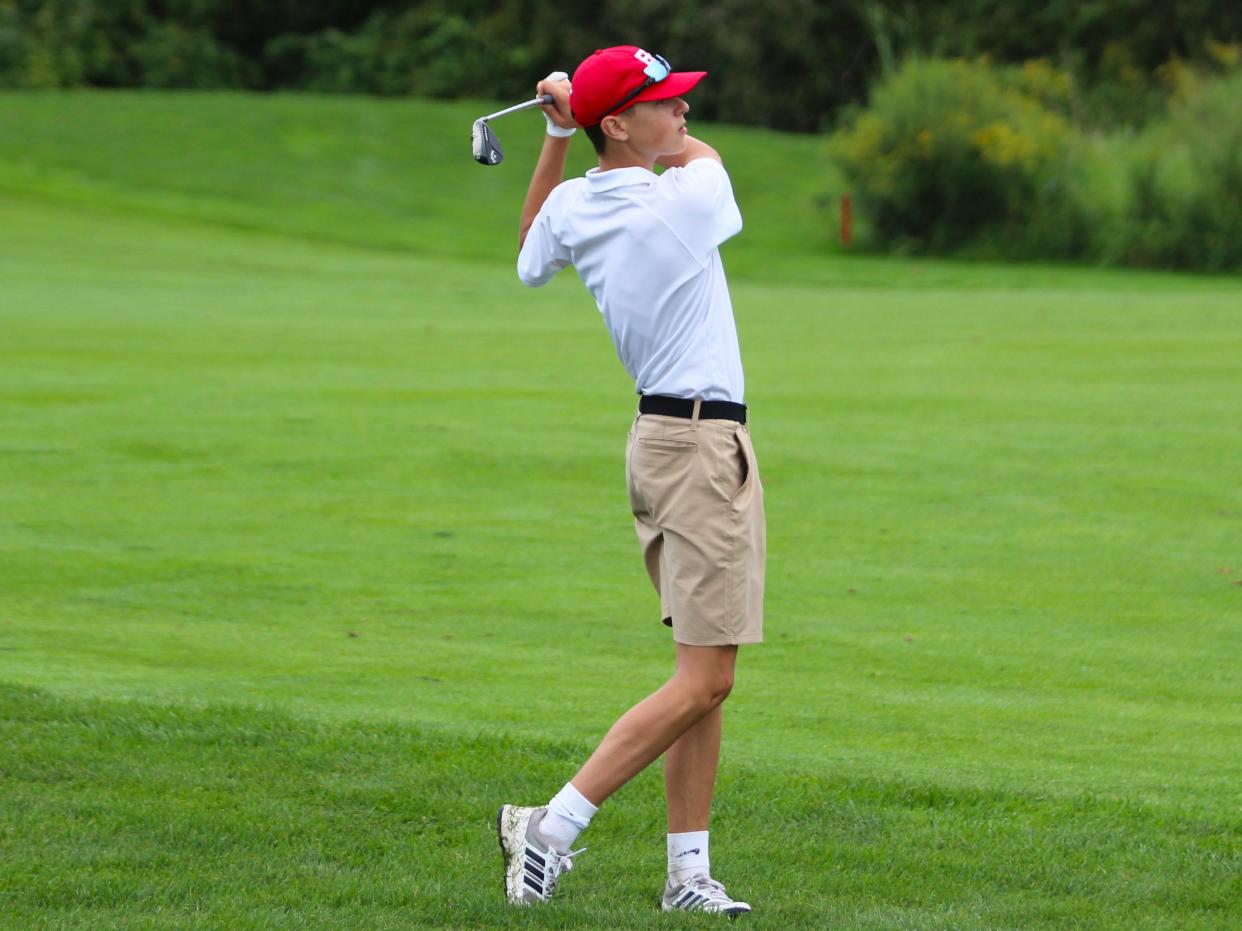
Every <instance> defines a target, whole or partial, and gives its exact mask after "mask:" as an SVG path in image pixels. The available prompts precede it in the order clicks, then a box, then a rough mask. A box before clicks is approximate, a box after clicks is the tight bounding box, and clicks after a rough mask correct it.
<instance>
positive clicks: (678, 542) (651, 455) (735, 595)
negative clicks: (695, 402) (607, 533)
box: [625, 414, 767, 646]
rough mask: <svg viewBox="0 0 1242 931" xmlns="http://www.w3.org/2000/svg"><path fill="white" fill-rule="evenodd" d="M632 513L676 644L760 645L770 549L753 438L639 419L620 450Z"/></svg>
mask: <svg viewBox="0 0 1242 931" xmlns="http://www.w3.org/2000/svg"><path fill="white" fill-rule="evenodd" d="M625 477H626V484H627V485H628V486H629V493H630V509H631V510H632V511H633V512H634V527H635V530H636V531H637V532H638V542H639V543H640V544H641V545H642V550H643V561H644V562H645V563H646V564H647V574H648V575H650V576H651V581H652V584H654V585H655V588H656V591H657V592H659V593H660V611H661V614H660V616H661V618H662V619H663V620H664V623H665V624H668V625H670V626H671V627H672V628H673V639H675V640H676V641H677V642H678V643H685V644H690V645H692V646H722V645H725V644H733V643H758V642H759V641H761V640H762V639H763V567H764V557H765V553H766V549H767V543H766V532H765V528H764V520H763V485H761V484H760V482H759V468H758V466H757V464H756V463H755V450H754V447H753V446H752V445H751V442H750V430H749V429H747V428H746V426H744V425H743V424H739V423H735V422H733V421H732V420H698V421H692V420H687V419H684V418H681V417H666V416H663V415H660V414H639V415H638V417H637V418H636V419H635V420H634V426H633V428H632V429H631V431H630V436H629V440H628V442H627V443H626V450H625Z"/></svg>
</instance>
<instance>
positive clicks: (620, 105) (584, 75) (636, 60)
mask: <svg viewBox="0 0 1242 931" xmlns="http://www.w3.org/2000/svg"><path fill="white" fill-rule="evenodd" d="M706 74H707V72H706V71H674V70H673V69H672V68H671V67H670V66H669V63H668V62H667V61H665V60H664V58H663V57H662V56H660V55H653V54H652V53H651V52H648V51H645V50H643V49H640V48H639V47H638V46H636V45H614V46H613V47H612V48H602V49H596V51H595V54H594V55H591V56H590V57H589V58H587V59H586V60H585V61H583V62H582V64H580V65H579V66H578V70H577V71H575V72H574V77H573V81H572V82H571V85H572V88H573V89H572V90H571V91H570V94H569V109H570V110H571V111H572V112H573V115H574V119H575V120H577V121H578V124H579V125H581V126H597V125H599V123H600V121H602V120H603V119H604V117H606V116H614V115H616V114H617V113H620V112H621V111H622V110H627V109H629V108H630V107H631V106H633V105H634V104H636V103H641V102H643V101H645V100H668V99H669V98H670V97H680V96H681V95H682V94H684V93H686V92H687V91H689V90H690V89H691V88H692V87H694V85H696V84H698V83H699V81H701V80H703V76H704V75H706Z"/></svg>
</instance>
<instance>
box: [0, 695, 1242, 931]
mask: <svg viewBox="0 0 1242 931" xmlns="http://www.w3.org/2000/svg"><path fill="white" fill-rule="evenodd" d="M0 746H3V749H4V752H3V754H0V778H2V781H3V784H4V785H5V796H6V798H5V805H4V813H3V817H2V818H0V831H2V832H3V843H2V844H0V878H2V880H3V882H2V884H0V894H2V895H3V902H2V903H0V905H2V907H3V916H4V917H3V918H2V919H0V923H2V924H4V925H5V926H9V927H30V926H38V927H45V928H55V927H65V928H69V927H82V928H85V927H91V928H100V927H126V928H174V927H230V928H280V927H300V928H315V927H323V928H329V927H357V928H376V929H379V928H399V927H400V928H407V927H461V928H470V927H478V928H482V927H519V926H520V927H560V928H567V927H618V928H641V927H667V926H669V925H678V926H695V927H697V926H699V925H700V924H701V923H702V924H704V926H705V925H706V922H703V921H701V920H699V921H696V920H694V919H692V918H689V917H687V916H681V917H675V918H672V919H670V918H668V917H666V916H663V915H661V914H659V913H658V912H657V910H656V908H657V903H658V892H659V886H660V883H661V881H662V876H663V871H664V850H663V836H662V833H663V826H662V824H663V805H662V798H661V785H660V781H659V775H658V773H656V772H652V773H648V774H645V775H644V776H643V777H641V778H640V779H639V780H638V781H637V782H635V783H634V784H632V785H631V786H629V787H627V788H626V789H624V790H623V792H622V795H621V796H619V798H618V800H617V801H618V802H619V803H620V804H613V805H610V806H608V807H607V808H605V809H604V811H603V812H602V813H601V815H600V816H599V818H598V819H597V822H596V824H594V825H593V826H592V829H591V834H592V837H591V845H592V849H591V850H590V851H588V852H587V853H586V854H584V855H583V856H582V857H581V858H580V860H579V861H578V863H577V865H576V867H575V871H574V872H573V873H572V874H570V875H569V876H568V877H567V878H566V879H565V880H564V886H563V896H562V897H561V898H560V900H559V901H557V902H556V903H555V904H553V905H552V906H551V907H550V908H547V909H539V910H536V911H533V912H520V913H515V912H513V911H510V910H509V909H508V908H507V907H506V906H505V905H504V904H503V902H502V895H501V883H500V876H501V872H500V857H499V851H498V848H497V846H496V843H495V837H494V827H493V819H494V816H495V809H496V807H497V806H498V805H499V803H500V802H501V801H504V800H531V799H533V798H539V797H542V795H543V794H544V793H545V792H546V787H547V786H548V785H549V784H553V783H554V782H555V781H556V780H557V779H558V778H560V777H562V776H563V774H564V772H565V769H566V767H567V766H569V765H571V763H572V761H574V760H575V759H577V758H578V757H579V756H580V755H581V753H582V752H583V750H584V749H585V746H584V745H583V744H580V743H564V742H550V741H535V740H520V741H519V740H514V739H512V738H509V737H505V736H503V735H498V734H490V735H478V736H473V737H467V736H459V737H450V736H446V735H445V734H443V733H440V732H431V731H425V730H422V729H420V728H417V727H413V726H410V725H396V724H379V723H375V722H370V721H358V722H352V723H342V722H338V723H325V722H323V721H321V720H319V721H316V720H307V719H303V718H298V717H292V716H288V715H284V714H280V713H277V712H274V711H270V710H262V709H256V708H253V707H246V706H236V705H213V706H205V707H204V706H199V707H188V706H184V705H181V706H178V705H154V704H145V703H140V702H111V701H94V700H81V699H74V700H70V699H64V698H57V697H54V696H52V695H50V694H48V693H46V692H44V691H42V690H37V689H27V688H16V687H11V686H3V687H0ZM716 817H717V820H716V828H715V831H714V833H713V853H714V862H715V863H716V864H717V867H718V872H719V874H720V875H721V876H722V877H723V878H724V879H725V880H726V881H728V882H730V883H731V886H732V888H734V889H735V890H736V891H737V892H738V893H739V894H742V895H745V896H746V897H747V898H748V899H750V901H751V902H752V904H754V905H755V906H756V908H757V911H756V913H755V915H753V916H752V920H751V921H749V922H748V924H749V925H753V926H754V927H761V928H792V927H801V928H812V927H816V928H818V927H832V928H999V927H1014V928H1017V927H1021V928H1064V927H1071V926H1072V927H1126V928H1166V927H1167V928H1175V927H1176V928H1185V927H1195V928H1229V927H1235V926H1236V922H1237V921H1238V920H1239V918H1240V917H1242V910H1240V909H1239V902H1240V901H1242V886H1240V884H1239V876H1240V873H1239V867H1242V862H1240V859H1239V850H1240V849H1242V847H1240V844H1242V825H1240V824H1239V823H1238V821H1237V819H1236V818H1230V819H1212V818H1199V817H1179V816H1174V815H1170V814H1169V813H1168V812H1166V811H1162V810H1159V809H1152V808H1149V807H1147V806H1143V805H1139V804H1135V803H1132V802H1126V801H1123V800H1109V799H1104V798H1098V797H1093V796H1090V795H1081V796H1077V797H1073V798H1054V797H1045V796H1039V795H1028V794H1024V793H1010V792H999V791H995V792H983V791H969V790H956V791H955V790H947V789H945V788H944V787H941V786H936V785H930V784H921V783H910V782H905V781H902V780H888V781H882V780H853V779H847V778H840V777H834V776H831V775H827V774H823V773H817V772H803V773H792V772H790V771H789V770H788V769H786V768H784V767H772V766H761V765H750V764H747V765H739V764H737V763H735V762H733V763H731V762H728V761H726V765H725V767H724V769H723V771H722V774H721V779H720V787H719V806H718V811H717V816H716Z"/></svg>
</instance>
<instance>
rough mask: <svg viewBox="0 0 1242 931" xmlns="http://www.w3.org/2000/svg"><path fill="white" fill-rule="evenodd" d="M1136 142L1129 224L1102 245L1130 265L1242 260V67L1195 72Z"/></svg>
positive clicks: (1224, 265) (1130, 166)
mask: <svg viewBox="0 0 1242 931" xmlns="http://www.w3.org/2000/svg"><path fill="white" fill-rule="evenodd" d="M1132 148H1133V152H1132V153H1131V156H1130V158H1129V160H1128V162H1127V163H1126V165H1125V177H1126V179H1127V187H1128V191H1127V193H1128V198H1127V201H1126V203H1125V205H1124V213H1123V222H1122V223H1120V224H1118V225H1117V226H1116V227H1115V228H1114V229H1113V230H1112V231H1111V232H1112V235H1111V236H1110V237H1109V238H1108V239H1106V240H1105V241H1104V242H1103V243H1102V247H1103V249H1104V251H1105V252H1106V253H1108V254H1111V255H1115V256H1119V257H1120V258H1122V259H1123V260H1124V261H1126V262H1127V263H1129V264H1132V265H1160V266H1171V267H1175V268H1199V269H1207V270H1213V271H1218V270H1225V269H1232V268H1237V267H1239V266H1242V71H1235V72H1234V73H1232V74H1230V75H1227V76H1226V77H1224V78H1221V79H1215V80H1210V79H1209V80H1205V79H1203V78H1196V77H1194V76H1190V77H1189V79H1187V80H1185V81H1184V82H1183V86H1182V88H1181V89H1180V92H1179V93H1178V94H1177V95H1176V96H1175V97H1174V99H1173V102H1172V104H1171V106H1170V108H1169V113H1168V116H1167V117H1165V118H1163V119H1159V120H1155V121H1153V122H1152V123H1151V124H1150V125H1149V126H1148V127H1147V129H1146V130H1145V131H1144V132H1143V133H1142V134H1141V135H1140V136H1139V137H1138V138H1137V139H1136V140H1135V142H1134V144H1133V146H1132Z"/></svg>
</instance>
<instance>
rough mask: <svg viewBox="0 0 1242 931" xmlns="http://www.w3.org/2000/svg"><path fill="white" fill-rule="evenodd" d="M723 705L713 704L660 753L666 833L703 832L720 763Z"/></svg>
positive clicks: (710, 810) (705, 827)
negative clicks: (662, 761) (664, 795)
mask: <svg viewBox="0 0 1242 931" xmlns="http://www.w3.org/2000/svg"><path fill="white" fill-rule="evenodd" d="M723 717H724V706H723V705H717V706H716V707H715V708H713V709H712V710H711V711H709V712H708V713H707V714H705V715H704V716H703V717H701V718H699V720H698V721H697V722H696V723H695V724H694V725H693V726H692V727H691V728H690V729H689V730H688V731H686V732H685V733H684V734H682V735H681V736H680V737H678V738H677V740H676V742H675V743H674V744H673V745H672V746H671V747H669V748H668V750H667V751H665V753H664V791H665V793H666V794H667V796H668V832H669V833H670V834H682V833H685V832H686V831H706V830H707V822H708V820H709V819H710V818H711V813H712V793H713V791H715V788H716V767H717V765H718V764H719V763H720V730H721V722H722V719H723Z"/></svg>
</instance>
